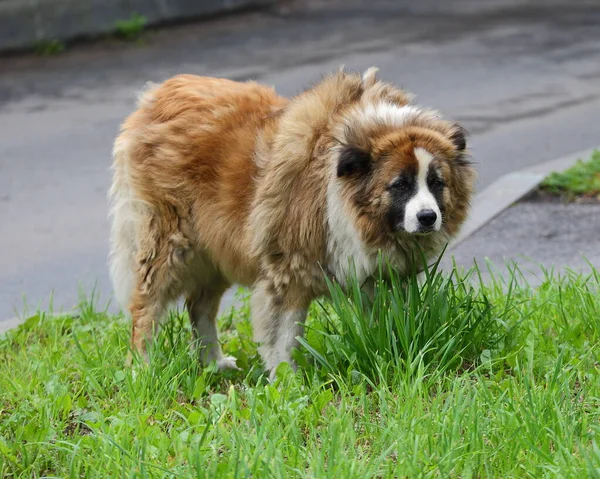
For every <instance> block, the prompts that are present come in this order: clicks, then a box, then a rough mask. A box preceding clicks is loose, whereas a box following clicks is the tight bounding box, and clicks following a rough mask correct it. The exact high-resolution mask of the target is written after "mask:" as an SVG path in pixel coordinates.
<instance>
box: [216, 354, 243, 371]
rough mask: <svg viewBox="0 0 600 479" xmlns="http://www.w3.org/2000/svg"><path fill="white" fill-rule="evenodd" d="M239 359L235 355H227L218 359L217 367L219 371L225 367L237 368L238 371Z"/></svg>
mask: <svg viewBox="0 0 600 479" xmlns="http://www.w3.org/2000/svg"><path fill="white" fill-rule="evenodd" d="M236 361H237V359H236V358H234V357H233V356H225V357H222V358H220V359H217V369H218V370H219V371H223V370H225V369H235V370H237V371H239V370H240V368H238V366H237V364H236Z"/></svg>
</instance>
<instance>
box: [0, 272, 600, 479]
mask: <svg viewBox="0 0 600 479" xmlns="http://www.w3.org/2000/svg"><path fill="white" fill-rule="evenodd" d="M474 285H475V286H474ZM331 289H332V300H331V301H327V302H321V303H317V304H315V305H314V306H313V308H312V310H311V313H310V318H309V327H308V331H307V336H306V337H307V339H306V341H304V344H305V347H304V348H303V349H302V350H300V351H297V352H296V357H297V358H298V361H299V363H300V364H301V365H302V367H301V368H300V369H299V371H298V372H297V373H294V372H292V371H291V369H290V368H289V367H286V366H285V365H284V366H282V367H281V368H280V369H279V371H278V378H277V380H276V381H275V383H274V384H269V383H268V382H267V381H266V380H265V377H264V375H263V370H262V367H261V364H260V361H259V358H258V355H257V351H256V346H255V344H254V343H253V342H252V341H251V339H250V338H251V328H250V324H249V311H248V306H247V303H245V304H246V305H245V306H243V307H242V308H241V309H239V310H238V311H236V312H235V313H231V314H227V315H225V316H223V317H222V318H221V320H220V322H221V325H222V327H223V328H224V329H225V333H224V334H223V339H224V341H225V344H224V348H225V350H226V352H227V353H230V354H234V355H236V356H237V357H238V358H239V361H238V364H239V365H240V366H241V367H242V371H239V372H228V373H227V374H225V375H218V374H216V373H215V372H214V371H213V370H212V369H211V368H205V369H203V368H201V367H199V365H198V363H197V361H196V360H195V358H194V357H193V355H192V354H191V353H190V352H189V348H188V345H189V341H190V338H191V333H190V330H189V327H188V325H187V319H186V318H185V317H183V315H177V314H175V315H174V317H173V318H172V320H171V321H170V322H168V323H167V324H166V326H165V328H164V329H163V331H162V333H161V334H160V337H159V338H158V340H157V342H156V346H155V348H154V349H153V352H152V361H151V365H150V366H149V367H145V368H144V367H142V368H140V369H138V370H137V373H136V374H135V375H134V374H132V372H131V370H130V369H127V368H125V367H124V366H123V364H124V360H125V357H126V354H127V350H128V342H129V333H130V326H129V324H128V323H127V321H125V320H123V319H122V318H115V317H111V316H108V315H107V314H105V313H103V312H101V311H95V310H94V308H92V307H91V306H90V305H89V304H83V305H82V307H81V315H80V317H79V318H51V317H50V316H49V315H45V314H43V313H40V314H38V315H36V316H34V317H32V318H29V319H28V320H27V321H26V322H25V323H24V324H23V325H22V326H20V327H19V328H18V329H16V330H14V331H11V332H9V333H8V334H7V335H6V336H5V337H3V338H2V339H0V461H1V463H0V477H21V478H31V477H43V476H45V477H130V478H142V477H199V478H204V477H206V478H215V477H219V478H220V477H223V478H241V477H254V478H294V477H311V478H336V479H340V478H344V479H346V478H360V479H364V478H370V477H377V478H392V477H410V478H413V477H461V478H475V477H494V478H500V477H502V478H505V477H531V478H541V477H557V478H558V477H560V478H570V477H572V478H582V477H598V476H600V447H599V439H600V422H599V415H600V374H599V371H598V368H599V365H600V362H599V354H598V353H599V351H598V344H599V340H600V273H599V272H598V271H593V273H592V274H591V275H589V276H582V275H577V274H574V273H569V274H567V275H566V276H563V277H556V276H554V275H553V274H551V273H548V274H547V278H546V279H545V281H544V282H543V283H542V285H541V286H540V287H538V288H536V289H535V290H534V289H532V288H530V287H529V286H528V285H527V284H525V282H524V281H523V280H522V278H521V277H520V275H519V271H518V270H517V269H516V268H513V270H512V280H511V281H508V282H502V281H501V280H499V279H493V280H492V282H491V283H489V284H487V285H482V284H480V283H479V281H478V272H477V270H472V271H470V272H467V273H466V274H459V273H457V272H453V273H452V274H451V275H447V274H440V273H437V272H436V271H435V269H434V270H433V271H431V272H430V273H429V275H428V276H427V277H426V278H425V279H424V280H422V281H421V282H420V283H418V282H417V281H416V280H415V279H414V278H412V279H410V280H409V281H400V280H399V279H398V278H392V282H391V285H390V284H389V283H383V282H379V283H378V285H377V291H376V294H375V299H374V300H373V303H372V304H371V303H370V302H369V301H368V300H367V299H366V297H365V296H364V295H363V294H362V293H361V292H360V291H359V289H358V288H357V286H356V285H353V286H352V287H351V290H350V292H349V294H348V295H344V294H343V293H342V292H341V291H340V290H339V288H337V286H335V285H331Z"/></svg>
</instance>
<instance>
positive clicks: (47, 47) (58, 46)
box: [34, 39, 66, 57]
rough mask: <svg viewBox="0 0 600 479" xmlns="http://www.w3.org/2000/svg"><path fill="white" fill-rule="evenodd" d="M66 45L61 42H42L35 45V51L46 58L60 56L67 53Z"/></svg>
mask: <svg viewBox="0 0 600 479" xmlns="http://www.w3.org/2000/svg"><path fill="white" fill-rule="evenodd" d="M65 48H66V46H65V44H64V42H61V41H60V40H56V39H54V40H41V41H39V42H37V43H36V44H35V45H34V51H35V52H36V53H37V54H38V55H42V56H45V57H48V56H53V55H58V54H59V53H62V52H64V51H65Z"/></svg>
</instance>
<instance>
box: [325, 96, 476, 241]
mask: <svg viewBox="0 0 600 479" xmlns="http://www.w3.org/2000/svg"><path fill="white" fill-rule="evenodd" d="M342 125H343V131H342V132H341V137H342V141H340V147H339V150H338V151H337V159H336V171H335V176H336V179H335V181H336V182H337V186H338V188H336V190H337V191H339V192H340V194H341V195H342V197H343V199H344V201H345V203H346V205H347V208H349V209H350V211H351V212H352V213H353V216H354V220H355V222H356V226H357V229H358V231H359V232H360V234H361V236H362V237H363V240H365V241H366V242H367V243H371V244H373V245H377V244H381V242H382V239H383V237H385V236H387V237H388V238H389V237H390V236H396V237H397V236H399V235H400V236H402V235H406V234H410V235H432V234H435V233H436V232H442V233H444V234H445V235H446V236H452V235H454V234H456V232H457V231H458V228H459V227H460V225H461V224H462V223H463V222H464V220H465V218H466V215H467V210H468V207H469V201H470V197H471V194H472V191H473V186H474V180H475V173H474V170H473V168H472V166H471V164H470V162H469V161H468V160H467V158H466V140H465V131H464V130H463V129H462V128H461V127H460V126H459V125H457V124H456V123H452V122H448V121H445V120H442V119H440V117H439V115H438V114H437V113H436V112H433V111H430V110H425V109H421V108H419V107H416V106H412V105H407V104H405V105H398V104H395V103H393V101H390V100H389V99H386V98H372V99H368V100H367V102H364V101H363V102H361V103H359V104H358V105H357V106H356V108H354V109H352V110H350V111H349V112H348V114H347V116H346V117H345V119H344V121H343V122H342Z"/></svg>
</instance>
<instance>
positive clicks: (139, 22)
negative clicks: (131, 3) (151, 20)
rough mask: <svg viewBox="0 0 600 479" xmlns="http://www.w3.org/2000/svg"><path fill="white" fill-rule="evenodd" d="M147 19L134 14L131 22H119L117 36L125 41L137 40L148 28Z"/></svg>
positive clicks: (130, 19)
mask: <svg viewBox="0 0 600 479" xmlns="http://www.w3.org/2000/svg"><path fill="white" fill-rule="evenodd" d="M147 21H148V20H147V18H146V17H145V16H144V15H140V14H139V13H134V14H133V15H132V16H131V18H129V20H119V21H118V22H117V23H116V25H115V27H116V31H117V36H118V37H119V38H122V39H124V40H129V41H131V40H136V39H138V38H139V36H140V35H141V34H142V32H143V31H144V28H145V27H146V23H147Z"/></svg>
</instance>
